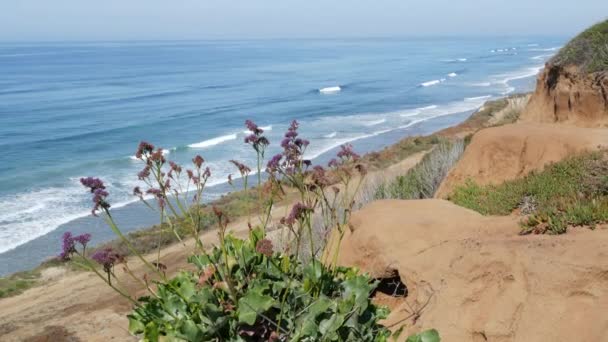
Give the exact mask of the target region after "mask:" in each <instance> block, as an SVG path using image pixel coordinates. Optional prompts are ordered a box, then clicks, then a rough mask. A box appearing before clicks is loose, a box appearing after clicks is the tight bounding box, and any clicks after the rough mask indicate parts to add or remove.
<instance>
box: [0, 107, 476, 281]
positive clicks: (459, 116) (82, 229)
mask: <svg viewBox="0 0 608 342" xmlns="http://www.w3.org/2000/svg"><path fill="white" fill-rule="evenodd" d="M475 111H476V110H472V111H465V112H461V113H455V114H450V115H443V116H438V117H435V118H431V119H429V120H426V121H423V122H420V123H418V124H415V125H412V126H410V127H406V128H402V129H396V130H391V131H389V132H384V133H382V134H378V135H373V136H370V137H367V138H363V139H358V140H354V141H351V142H350V144H352V145H353V147H354V149H355V150H356V151H358V152H359V153H361V154H367V153H371V152H374V151H380V150H382V149H384V148H386V147H388V146H391V145H394V144H397V143H398V142H399V141H400V140H402V139H405V138H407V137H411V136H421V135H423V136H424V135H429V134H432V133H434V132H437V131H440V130H443V129H446V128H449V127H452V126H455V125H458V124H460V123H461V122H463V121H465V120H466V119H467V118H468V117H469V116H470V115H471V114H472V113H473V112H475ZM338 148H339V147H333V148H331V149H328V150H327V151H324V152H323V153H322V154H320V155H319V156H318V157H317V158H315V159H313V161H314V163H316V164H325V163H327V161H329V159H331V157H332V156H333V155H334V154H335V151H336V150H338ZM134 177H135V176H134ZM237 188H238V187H237ZM232 191H233V188H232V187H231V186H229V185H228V184H227V183H221V184H217V185H213V186H210V187H208V188H207V190H206V193H207V195H206V201H205V202H206V203H211V202H213V201H214V200H217V199H221V198H222V196H223V195H225V194H227V193H230V192H232ZM112 212H113V215H114V216H115V219H116V220H117V222H118V223H119V225H120V226H121V228H122V229H124V232H125V233H130V232H135V231H140V230H146V229H148V228H149V227H151V226H153V225H155V224H156V223H157V221H158V218H157V217H156V216H155V215H150V210H149V209H148V208H147V207H146V206H145V205H144V204H142V203H141V202H139V201H134V202H132V203H128V204H126V205H124V206H120V207H118V208H114V209H113V210H112ZM66 231H70V232H73V233H74V234H83V233H87V232H91V233H93V236H94V238H93V240H92V245H93V246H98V245H101V244H103V243H107V242H109V241H112V240H113V239H115V235H114V233H113V232H112V231H111V230H110V229H108V228H107V226H106V224H105V222H104V221H103V220H102V219H100V218H98V217H93V216H91V215H89V214H87V215H86V216H84V217H79V218H77V219H75V220H72V221H70V222H68V223H66V224H63V225H61V226H59V227H58V228H57V229H55V230H53V231H51V232H49V233H47V234H45V235H43V236H40V237H37V238H35V239H33V240H31V241H28V242H26V243H25V244H22V245H20V246H18V247H16V248H14V249H11V250H9V251H6V252H4V253H2V254H0V265H1V266H0V277H6V276H8V275H10V274H13V273H15V272H21V271H26V270H30V269H33V268H36V267H38V266H39V265H40V264H41V263H43V262H45V261H48V260H51V259H52V258H54V256H55V255H58V254H59V251H60V241H61V236H62V235H63V233H64V232H66Z"/></svg>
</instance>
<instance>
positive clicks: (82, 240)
mask: <svg viewBox="0 0 608 342" xmlns="http://www.w3.org/2000/svg"><path fill="white" fill-rule="evenodd" d="M89 241H91V234H89V233H85V234H81V235H77V236H75V237H74V242H78V243H79V244H81V245H82V246H83V247H86V246H87V243H89Z"/></svg>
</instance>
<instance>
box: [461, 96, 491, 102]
mask: <svg viewBox="0 0 608 342" xmlns="http://www.w3.org/2000/svg"><path fill="white" fill-rule="evenodd" d="M491 97H492V95H484V96H476V97H465V98H464V100H465V101H468V102H471V101H478V100H486V99H489V98H491Z"/></svg>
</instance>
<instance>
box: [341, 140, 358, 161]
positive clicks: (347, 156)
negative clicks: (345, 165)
mask: <svg viewBox="0 0 608 342" xmlns="http://www.w3.org/2000/svg"><path fill="white" fill-rule="evenodd" d="M337 157H338V158H340V159H343V160H352V161H357V160H358V159H359V158H360V157H359V155H358V154H357V153H355V152H354V151H353V145H351V144H344V145H342V146H340V151H338V154H337Z"/></svg>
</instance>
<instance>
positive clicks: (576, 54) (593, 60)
mask: <svg viewBox="0 0 608 342" xmlns="http://www.w3.org/2000/svg"><path fill="white" fill-rule="evenodd" d="M550 63H551V64H554V65H558V66H568V65H576V66H578V67H580V68H581V70H582V71H583V72H587V73H593V72H600V71H606V70H608V20H605V21H603V22H600V23H598V24H595V25H593V26H591V27H590V28H588V29H587V30H585V31H583V32H582V33H581V34H579V35H578V36H576V37H575V38H574V39H572V40H571V41H570V42H568V44H567V45H566V46H564V47H563V48H562V49H561V50H560V51H559V53H558V54H557V55H555V57H553V58H552V59H551V60H550Z"/></svg>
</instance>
